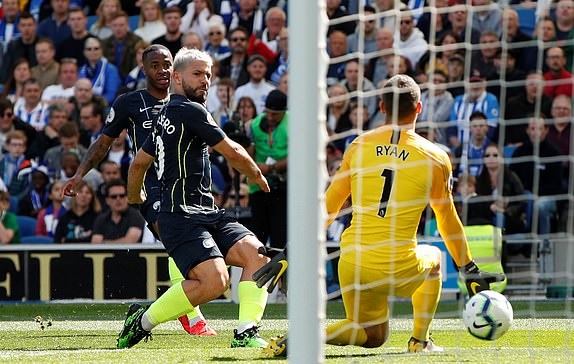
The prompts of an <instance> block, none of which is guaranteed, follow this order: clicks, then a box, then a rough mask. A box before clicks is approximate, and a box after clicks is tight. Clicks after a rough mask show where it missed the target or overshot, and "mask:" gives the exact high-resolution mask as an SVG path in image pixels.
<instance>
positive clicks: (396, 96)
mask: <svg viewBox="0 0 574 364" xmlns="http://www.w3.org/2000/svg"><path fill="white" fill-rule="evenodd" d="M381 98H382V102H383V104H385V109H386V111H387V120H388V121H392V120H393V118H395V117H396V118H397V120H401V119H402V118H404V117H407V116H410V115H413V114H414V113H415V111H416V110H417V105H418V103H419V101H420V99H421V89H420V87H419V85H417V83H416V82H415V80H413V79H412V77H410V76H407V75H403V74H398V75H395V76H393V77H391V78H390V79H389V80H387V82H385V85H384V86H383V94H382V95H381ZM395 105H396V106H397V109H396V110H395Z"/></svg>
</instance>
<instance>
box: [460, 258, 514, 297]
mask: <svg viewBox="0 0 574 364" xmlns="http://www.w3.org/2000/svg"><path fill="white" fill-rule="evenodd" d="M460 272H461V274H462V277H463V278H464V281H465V284H466V290H467V291H468V295H469V296H470V297H472V296H474V295H475V294H477V293H478V292H481V291H486V290H489V289H490V284H491V283H494V282H502V281H503V280H504V279H506V276H505V275H504V273H487V272H481V271H480V269H478V266H477V265H476V263H475V262H474V260H473V261H471V262H470V263H468V264H467V265H465V266H464V267H462V268H461V269H460Z"/></svg>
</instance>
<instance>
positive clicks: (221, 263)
mask: <svg viewBox="0 0 574 364" xmlns="http://www.w3.org/2000/svg"><path fill="white" fill-rule="evenodd" d="M211 66H212V60H211V57H210V56H209V55H208V54H207V53H205V52H203V51H199V50H197V49H187V48H182V49H181V50H180V51H179V52H178V53H177V55H176V57H175V61H174V74H173V85H174V91H175V93H174V94H172V95H171V97H170V101H169V102H168V104H167V105H166V106H165V107H164V108H163V109H162V111H161V112H160V115H159V116H158V118H157V119H156V120H155V121H154V129H153V131H152V134H151V135H150V137H149V138H148V139H147V140H146V142H145V143H144V145H143V147H142V149H140V150H139V151H138V153H137V155H136V157H135V160H134V161H133V163H132V164H131V166H130V170H129V177H128V200H129V201H130V202H131V203H140V202H142V201H141V194H140V193H139V191H140V189H141V186H142V184H143V182H144V177H145V174H146V171H147V170H148V168H149V167H150V166H151V165H152V163H154V164H155V169H156V171H157V176H158V178H159V181H160V185H161V207H160V212H159V215H158V226H159V231H160V235H161V237H162V243H163V244H164V246H165V248H166V250H167V252H168V253H169V255H170V256H171V257H173V259H174V260H175V262H176V264H177V266H178V268H179V270H180V271H181V272H182V273H184V276H185V277H186V279H185V280H184V281H183V282H181V283H180V284H176V285H173V286H171V287H170V288H169V289H168V290H167V291H166V292H165V293H164V294H163V295H162V296H161V297H160V298H158V299H157V300H156V301H155V302H154V303H153V304H151V306H149V308H147V309H146V308H145V307H142V306H139V305H136V304H134V305H132V306H131V307H130V311H129V312H128V315H127V318H126V321H125V324H124V328H123V330H122V332H121V333H120V335H119V337H118V348H127V347H132V346H133V345H135V344H137V343H138V342H139V341H141V340H142V339H144V338H147V337H149V336H151V329H152V328H153V327H155V326H157V325H158V324H160V323H162V322H167V321H170V320H172V319H174V318H177V317H179V316H181V315H182V314H184V313H186V311H185V310H186V308H187V309H191V307H192V306H197V305H199V304H203V303H205V302H209V301H211V300H213V299H215V298H217V297H219V296H220V295H221V294H222V293H223V292H224V291H225V290H226V289H227V286H228V285H229V274H228V272H227V267H226V264H230V265H234V266H239V267H242V268H243V272H242V276H241V282H240V283H239V285H238V288H237V289H238V293H239V299H240V301H241V306H240V313H239V316H240V322H239V328H238V329H237V330H235V336H234V339H233V341H232V343H231V346H232V347H241V346H248V347H265V346H266V342H265V341H264V340H263V339H261V337H260V336H259V334H258V331H257V323H258V322H259V321H260V320H261V317H262V316H263V311H264V309H265V305H266V302H267V291H266V290H265V289H262V288H258V287H257V285H256V284H255V282H254V281H253V280H252V279H251V277H252V275H253V273H255V271H257V270H258V269H259V268H261V267H262V266H264V265H265V264H266V263H267V262H268V261H269V258H267V257H266V256H265V255H263V254H261V252H262V251H264V247H263V244H262V243H261V242H260V241H259V240H258V239H257V238H256V237H255V235H254V234H253V233H252V232H251V231H249V230H248V229H247V228H245V227H244V226H243V225H241V224H240V223H238V222H237V221H236V220H235V219H233V218H231V217H229V216H227V215H226V214H225V213H224V211H223V210H219V209H218V208H217V206H216V205H215V202H214V198H213V196H212V194H211V164H210V162H209V153H208V146H210V147H212V148H213V149H214V150H216V151H217V152H219V153H220V154H221V155H223V156H224V157H225V158H226V160H227V161H228V162H229V163H230V165H231V166H232V167H233V168H234V169H236V170H238V171H239V172H240V173H243V174H245V175H246V176H247V178H249V179H250V181H252V183H256V184H257V185H258V186H259V187H260V188H261V189H262V190H263V191H266V192H269V185H268V184H267V180H266V179H265V177H264V176H263V174H262V173H261V170H260V169H259V168H258V167H257V164H256V163H255V162H254V161H253V159H251V157H250V156H249V154H248V153H247V151H246V150H245V149H244V148H243V147H242V146H241V145H239V144H238V143H236V142H234V141H232V140H231V139H229V137H227V136H226V135H225V133H224V132H223V131H222V130H221V129H220V128H219V127H218V126H217V124H216V123H215V121H214V120H213V118H212V117H211V115H210V114H209V112H207V110H206V109H205V101H206V98H207V92H208V89H209V86H210V81H211ZM242 311H243V312H242Z"/></svg>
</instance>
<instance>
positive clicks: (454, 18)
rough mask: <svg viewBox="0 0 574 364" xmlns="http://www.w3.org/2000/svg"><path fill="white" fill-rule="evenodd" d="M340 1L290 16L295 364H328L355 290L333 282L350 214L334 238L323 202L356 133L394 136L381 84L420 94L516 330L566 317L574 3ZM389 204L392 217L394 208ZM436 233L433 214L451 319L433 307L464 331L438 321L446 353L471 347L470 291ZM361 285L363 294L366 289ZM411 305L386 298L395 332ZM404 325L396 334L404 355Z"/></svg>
mask: <svg viewBox="0 0 574 364" xmlns="http://www.w3.org/2000/svg"><path fill="white" fill-rule="evenodd" d="M333 3H338V1H330V0H327V2H326V3H323V2H322V1H318V2H316V3H315V2H311V3H309V2H307V1H305V0H293V1H290V2H289V29H290V66H289V67H290V78H291V80H290V90H289V96H290V98H289V106H290V107H289V108H290V110H291V122H290V135H291V137H290V156H289V170H290V175H289V186H290V188H289V206H290V208H289V216H288V217H289V259H290V260H289V264H290V266H289V267H290V268H289V280H290V282H291V283H290V285H289V307H288V314H289V340H290V341H289V345H290V346H289V347H290V349H291V350H290V351H289V358H290V359H291V360H292V362H315V361H319V362H320V361H323V360H324V358H325V346H324V342H325V340H326V336H325V330H324V328H325V323H326V322H325V304H326V302H327V301H328V300H330V299H339V298H340V295H341V292H342V291H345V290H349V289H350V288H351V287H343V286H341V285H340V282H339V280H338V275H337V271H338V260H339V257H340V249H339V243H340V239H341V234H342V232H343V231H345V229H346V228H348V226H349V224H350V223H351V211H352V208H351V207H350V206H351V203H352V202H350V201H349V204H346V205H344V207H343V209H342V210H341V214H340V215H338V216H337V218H336V219H335V221H334V222H333V223H332V224H331V225H330V226H329V227H328V228H327V229H326V230H325V228H324V226H325V225H324V224H325V221H326V220H327V216H326V213H325V207H324V202H325V201H324V191H325V189H326V186H327V185H328V183H329V181H330V178H331V177H332V175H333V174H334V173H335V171H336V170H337V169H338V167H339V165H340V163H341V159H342V156H343V154H344V153H345V151H346V149H347V148H348V147H349V145H350V144H351V143H352V141H353V140H354V139H355V138H356V137H357V136H358V135H361V134H363V133H365V132H367V131H369V130H372V129H374V128H377V127H379V126H381V125H384V124H390V123H396V120H386V119H385V114H384V113H382V112H381V111H380V109H379V102H380V98H381V94H382V89H381V87H382V85H383V84H384V82H385V81H386V80H387V79H388V78H389V77H391V76H392V75H394V74H397V73H402V74H408V75H410V76H411V77H413V78H414V79H415V80H416V81H417V83H418V84H419V85H420V88H421V91H422V97H421V102H422V111H421V113H420V114H419V117H418V119H417V122H416V132H417V133H418V134H420V135H423V136H424V137H425V138H427V139H428V140H430V141H431V142H433V143H435V144H437V145H438V146H439V148H441V149H443V150H444V151H445V152H447V153H448V155H449V157H450V159H451V163H452V169H453V177H454V188H453V195H454V199H455V202H456V206H457V210H458V212H459V215H460V218H461V220H462V221H463V224H464V226H465V231H466V233H467V236H468V239H469V245H470V248H471V251H472V253H473V256H474V257H475V260H476V261H477V263H478V265H479V266H480V267H481V268H483V269H485V270H494V271H504V272H505V273H506V275H507V278H508V279H507V281H506V282H504V284H502V285H500V286H497V287H496V288H495V289H496V290H498V291H500V292H502V293H503V294H504V295H506V296H507V297H508V298H509V299H510V301H511V302H512V303H513V305H515V314H516V315H517V316H519V317H532V318H537V317H550V316H553V315H554V316H556V317H565V316H568V315H569V312H570V303H569V302H570V300H569V299H571V298H572V297H573V287H574V267H573V261H574V259H572V258H573V257H574V252H573V249H574V247H573V244H572V243H574V236H573V229H574V217H573V216H574V215H573V214H572V211H573V209H574V197H573V196H574V182H573V181H574V179H573V178H572V177H571V175H570V173H569V172H570V170H571V164H572V161H573V158H572V152H571V150H570V144H571V143H572V141H574V136H573V134H572V132H571V123H572V121H573V119H572V115H573V112H572V89H573V87H574V84H573V81H572V78H571V77H572V76H571V75H570V76H568V73H570V74H571V73H573V71H574V68H573V49H574V40H573V37H572V35H573V34H574V31H570V33H568V32H566V31H565V28H564V27H565V25H564V24H570V30H572V25H571V24H572V23H574V20H572V19H570V20H568V17H574V7H573V6H574V5H573V3H572V2H571V1H565V0H561V1H558V2H550V1H539V2H519V3H518V4H515V3H517V2H514V1H513V2H510V1H498V2H496V1H488V0H481V1H477V0H475V1H472V0H466V1H465V0H454V1H453V0H430V1H426V2H425V1H415V0H411V1H403V2H400V1H385V0H379V1H348V2H344V3H345V4H346V5H348V8H346V9H345V8H344V7H343V6H340V7H337V6H335V7H333ZM301 9H305V10H304V11H302V10H301ZM327 14H329V16H332V17H331V19H328V18H327ZM333 14H336V16H335V15H333ZM569 77H570V78H569ZM350 173H361V171H353V170H352V171H351V172H350ZM382 180H384V179H382ZM359 192H360V193H369V192H372V191H359ZM388 203H389V205H390V204H392V203H397V202H396V201H394V202H393V196H392V194H391V195H390V197H389V201H388ZM403 203H406V204H408V203H409V202H404V201H403ZM410 203H412V204H416V203H417V201H411V202H410ZM395 218H396V217H395ZM436 226H437V225H436V220H435V218H434V214H433V212H432V210H431V209H430V208H428V207H427V208H426V209H424V211H423V213H422V214H421V219H420V223H419V227H418V230H417V240H418V242H419V243H428V244H431V245H434V246H436V247H438V248H440V250H441V251H442V253H443V254H442V264H441V269H442V272H441V273H442V286H443V290H442V296H441V306H442V303H446V304H447V305H446V306H444V307H451V309H450V310H446V311H445V310H444V309H442V310H441V309H439V313H438V314H437V316H436V317H438V318H450V319H456V320H455V321H452V322H448V323H446V324H444V323H442V324H441V323H440V322H439V323H438V324H437V325H438V327H439V329H438V330H450V329H451V328H452V327H451V326H452V325H454V327H455V329H456V330H461V335H460V338H458V339H456V340H455V342H451V343H450V344H447V345H453V346H460V345H462V346H464V345H465V343H466V342H467V338H465V337H464V335H466V334H464V332H463V327H462V323H461V321H460V320H459V318H460V313H461V310H462V307H463V306H462V305H463V302H464V298H465V297H466V293H465V291H464V288H463V287H462V285H461V284H460V282H459V280H458V271H457V268H456V267H455V264H454V262H453V260H452V258H451V257H450V256H449V255H448V253H447V250H446V247H445V244H444V241H443V239H442V238H441V236H440V235H439V233H438V231H437V227H436ZM395 233H396V232H391V234H390V236H388V237H381V239H382V240H386V239H392V237H393V236H394V234H395ZM360 239H361V232H360V231H359V232H358V233H357V240H358V241H359V240H360ZM356 247H357V249H359V248H360V243H358V242H357V245H356ZM353 287H354V288H358V289H360V287H362V286H361V282H359V281H356V282H355V283H354V284H353ZM461 289H462V291H461ZM547 298H551V299H556V300H557V301H558V302H566V305H565V306H560V309H557V310H556V311H547V312H545V313H543V312H541V311H540V310H538V309H537V303H538V302H540V301H543V300H546V299H547ZM405 302H407V303H408V302H409V301H408V300H404V299H400V298H397V299H395V298H390V299H389V308H390V312H391V318H390V321H391V323H392V321H393V317H394V316H393V312H404V306H405V304H404V303H405ZM449 302H450V304H451V305H450V306H448V303H449ZM515 302H518V303H522V304H515ZM564 307H565V308H566V309H564ZM407 312H408V310H407ZM545 315H546V316H545ZM405 317H409V316H408V315H407V316H405ZM568 317H569V316H568ZM457 320H458V321H457ZM397 325H399V326H400V325H402V323H399V324H397ZM408 325H409V324H408V321H407V328H403V327H400V328H399V333H398V334H396V335H401V336H402V338H401V339H400V340H401V341H400V342H401V343H403V344H402V345H403V346H404V348H402V351H406V346H405V344H406V341H407V340H408V339H409V337H410V327H411V326H408ZM411 325H412V322H411ZM441 325H446V326H441ZM449 325H451V326H449ZM391 327H394V326H393V324H391ZM445 327H446V328H445ZM401 330H402V331H404V332H402V331H401ZM431 330H432V327H431ZM439 344H440V343H439ZM566 345H567V346H568V345H571V343H566ZM293 348H296V349H293ZM383 348H384V346H383ZM395 349H396V348H395ZM389 350H391V349H389ZM461 350H462V349H461ZM391 351H392V350H391ZM399 351H400V350H399ZM349 355H351V354H349ZM540 359H542V358H540Z"/></svg>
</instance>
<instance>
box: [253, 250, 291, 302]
mask: <svg viewBox="0 0 574 364" xmlns="http://www.w3.org/2000/svg"><path fill="white" fill-rule="evenodd" d="M260 252H261V253H263V254H265V253H267V251H265V253H264V252H262V251H260ZM269 253H271V254H267V255H273V253H275V254H274V255H273V257H272V258H271V260H270V261H269V263H267V264H265V265H264V266H263V267H261V268H259V270H258V271H257V272H255V273H253V280H254V281H255V283H257V287H259V288H261V287H263V286H264V285H265V284H266V283H267V282H269V281H270V282H271V283H269V286H268V287H267V292H269V293H271V292H273V289H275V286H276V285H277V283H278V282H279V280H281V291H282V292H285V291H286V290H287V275H286V274H285V272H286V271H287V266H288V265H289V264H288V263H287V257H286V256H285V251H281V250H274V251H271V252H269Z"/></svg>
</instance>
